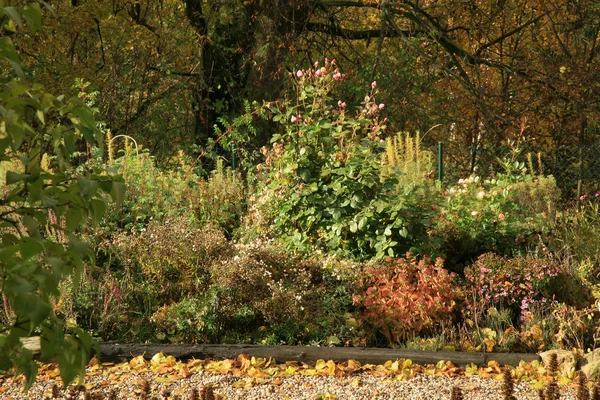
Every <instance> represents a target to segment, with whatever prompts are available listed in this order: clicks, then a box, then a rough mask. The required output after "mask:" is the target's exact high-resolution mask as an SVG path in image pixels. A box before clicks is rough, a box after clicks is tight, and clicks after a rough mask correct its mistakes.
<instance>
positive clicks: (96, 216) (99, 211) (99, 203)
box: [91, 199, 106, 225]
mask: <svg viewBox="0 0 600 400" xmlns="http://www.w3.org/2000/svg"><path fill="white" fill-rule="evenodd" d="M91 207H92V223H93V224H94V225H95V224H97V223H98V222H100V220H101V219H102V218H103V217H104V213H105V212H106V203H104V200H98V199H92V202H91Z"/></svg>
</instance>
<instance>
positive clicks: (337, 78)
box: [333, 72, 342, 81]
mask: <svg viewBox="0 0 600 400" xmlns="http://www.w3.org/2000/svg"><path fill="white" fill-rule="evenodd" d="M333 79H335V80H338V81H341V80H342V74H340V73H339V72H336V73H335V74H333Z"/></svg>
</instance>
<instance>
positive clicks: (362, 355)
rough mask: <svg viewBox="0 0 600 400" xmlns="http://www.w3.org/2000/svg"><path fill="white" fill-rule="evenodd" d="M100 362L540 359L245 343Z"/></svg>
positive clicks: (110, 355)
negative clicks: (165, 358)
mask: <svg viewBox="0 0 600 400" xmlns="http://www.w3.org/2000/svg"><path fill="white" fill-rule="evenodd" d="M99 345H100V361H101V362H122V361H125V360H128V359H131V358H133V357H136V356H140V355H141V356H144V357H145V358H151V357H152V356H153V355H154V354H156V353H160V352H162V353H164V354H165V355H172V356H174V357H175V358H177V359H181V360H188V359H192V358H196V359H206V358H209V359H236V358H237V357H238V355H240V354H249V355H251V356H256V357H264V358H269V357H272V358H274V359H275V360H276V361H278V362H285V361H298V362H306V363H314V362H315V361H317V360H319V359H323V360H333V361H336V362H343V361H348V360H356V361H359V362H360V363H361V364H383V363H385V362H386V361H388V360H397V359H401V358H402V359H410V360H412V361H413V362H414V363H417V364H421V365H427V364H437V363H438V362H439V361H441V360H444V361H452V363H453V364H455V365H456V366H460V367H464V366H466V365H468V364H471V363H473V364H476V365H478V366H481V365H487V364H488V362H489V361H492V360H494V361H497V362H498V363H500V365H511V366H518V365H519V362H520V361H526V362H531V361H535V360H538V361H540V360H541V358H540V356H539V355H538V354H535V353H475V352H458V351H456V352H455V351H420V350H406V349H382V348H365V347H310V346H266V345H245V344H224V345H216V344H194V345H186V344H135V343H114V342H101V343H100V344H99Z"/></svg>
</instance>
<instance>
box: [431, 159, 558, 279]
mask: <svg viewBox="0 0 600 400" xmlns="http://www.w3.org/2000/svg"><path fill="white" fill-rule="evenodd" d="M513 167H514V168H512V169H511V168H509V167H507V171H506V172H504V173H501V174H498V175H496V177H494V178H493V179H487V180H483V179H481V178H480V177H478V176H471V177H469V178H467V179H460V180H459V181H458V185H457V186H454V187H451V188H449V189H448V190H447V191H446V192H445V193H444V194H445V198H446V201H445V203H442V204H441V215H440V217H439V218H438V219H437V221H436V222H437V223H436V226H435V228H434V236H435V237H437V238H438V239H439V241H440V252H441V254H442V255H443V256H444V257H445V259H446V267H447V268H448V269H450V270H451V271H454V272H458V273H461V272H462V270H463V268H464V267H465V266H466V265H469V264H470V263H472V262H474V261H475V259H477V257H478V256H480V255H481V254H483V253H487V252H496V253H499V254H502V255H513V254H515V253H523V252H525V250H526V245H527V241H528V238H529V237H530V236H531V235H532V234H533V233H535V232H538V231H540V230H541V228H540V222H539V221H542V218H541V214H542V212H543V211H544V209H547V207H548V204H546V205H545V206H544V207H546V208H542V210H537V206H536V205H535V204H536V203H532V204H529V205H528V206H527V208H526V209H525V211H523V209H522V207H521V203H520V202H519V201H518V199H519V198H521V199H522V201H523V202H526V201H527V197H526V193H528V194H531V192H529V190H533V188H536V187H538V185H537V184H535V183H533V181H532V179H533V178H532V176H530V175H527V173H526V170H525V169H524V166H523V165H522V164H518V163H517V164H516V165H514V166H513ZM536 179H537V181H535V182H538V183H539V182H542V180H540V178H536ZM544 182H546V181H545V180H544ZM519 185H521V186H519ZM548 185H550V184H548ZM518 187H520V188H521V189H520V192H518V190H517V188H518ZM518 193H521V194H520V196H521V197H519V195H518ZM539 206H540V207H541V203H540V204H539ZM534 216H535V218H534Z"/></svg>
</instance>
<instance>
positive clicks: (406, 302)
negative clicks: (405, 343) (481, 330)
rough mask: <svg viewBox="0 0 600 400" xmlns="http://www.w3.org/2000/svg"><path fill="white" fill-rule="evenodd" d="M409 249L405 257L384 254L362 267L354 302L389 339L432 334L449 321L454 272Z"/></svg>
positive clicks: (366, 319) (439, 260) (450, 319)
mask: <svg viewBox="0 0 600 400" xmlns="http://www.w3.org/2000/svg"><path fill="white" fill-rule="evenodd" d="M442 264H443V260H442V259H439V258H438V259H437V260H436V261H435V263H433V264H432V263H431V261H430V260H429V259H428V258H424V259H421V260H419V261H417V259H416V258H415V257H414V256H412V255H411V254H410V253H409V254H407V256H406V258H399V259H393V258H387V259H385V260H384V261H380V262H375V263H372V264H371V265H369V266H368V267H367V268H365V270H364V277H363V285H364V287H365V288H366V290H365V291H364V293H362V295H358V296H355V303H356V304H357V305H359V306H360V307H361V308H362V318H363V319H364V320H365V321H366V322H368V323H370V324H372V325H373V326H375V327H377V328H378V329H380V330H381V332H382V333H383V334H384V335H385V337H386V338H387V339H388V341H389V342H397V341H399V340H406V339H408V338H410V337H413V336H415V335H419V334H434V333H436V332H437V331H439V330H440V328H441V327H442V326H443V325H444V324H450V323H451V322H452V318H453V317H452V315H453V314H452V313H453V311H454V307H455V295H456V292H455V286H454V275H453V274H452V273H449V272H448V271H447V270H445V269H444V268H443V267H442Z"/></svg>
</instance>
